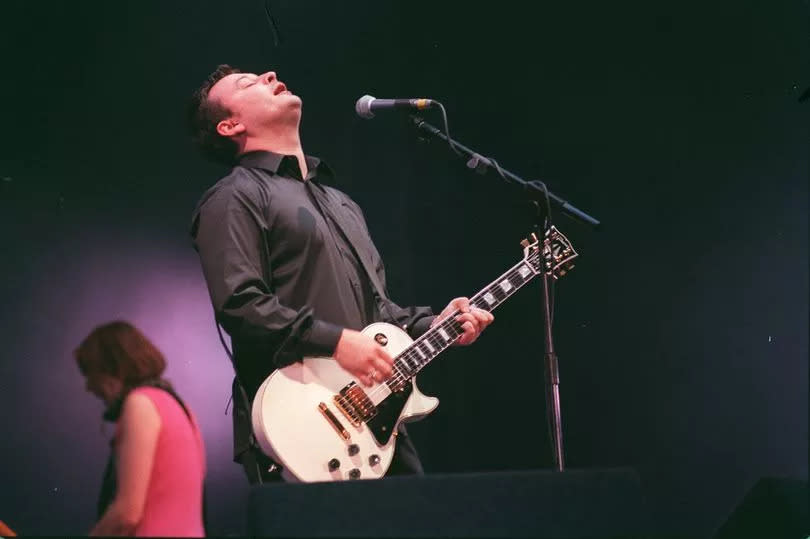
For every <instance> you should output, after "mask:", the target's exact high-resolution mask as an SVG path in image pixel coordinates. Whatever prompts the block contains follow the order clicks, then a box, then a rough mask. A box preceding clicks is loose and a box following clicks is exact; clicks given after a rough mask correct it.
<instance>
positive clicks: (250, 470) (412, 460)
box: [239, 426, 425, 485]
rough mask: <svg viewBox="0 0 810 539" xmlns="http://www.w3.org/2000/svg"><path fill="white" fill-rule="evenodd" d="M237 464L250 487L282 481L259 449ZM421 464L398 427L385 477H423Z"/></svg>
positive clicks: (407, 437) (270, 462)
mask: <svg viewBox="0 0 810 539" xmlns="http://www.w3.org/2000/svg"><path fill="white" fill-rule="evenodd" d="M239 463H240V464H241V465H242V468H243V469H244V471H245V475H247V478H248V482H249V483H250V484H251V485H258V484H264V483H272V482H276V481H282V478H281V473H280V471H273V472H271V471H270V468H271V466H272V465H273V461H272V460H270V458H269V457H267V455H265V454H264V453H263V452H262V451H261V450H260V449H259V448H257V447H252V448H251V449H249V450H247V451H245V452H244V453H243V454H242V455H241V458H240V459H239ZM424 474H425V472H424V470H423V469H422V463H421V461H420V460H419V455H418V454H417V453H416V448H415V447H414V446H413V442H412V441H411V438H410V436H408V433H407V431H406V430H405V427H404V426H400V427H399V435H397V441H396V447H395V449H394V459H393V460H392V461H391V466H390V467H389V468H388V473H386V477H389V476H392V475H424Z"/></svg>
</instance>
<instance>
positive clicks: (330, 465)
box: [326, 459, 340, 472]
mask: <svg viewBox="0 0 810 539" xmlns="http://www.w3.org/2000/svg"><path fill="white" fill-rule="evenodd" d="M326 466H327V467H328V468H329V471H330V472H334V471H335V470H337V469H338V468H340V461H339V460H338V459H332V460H330V461H329V462H327V463H326Z"/></svg>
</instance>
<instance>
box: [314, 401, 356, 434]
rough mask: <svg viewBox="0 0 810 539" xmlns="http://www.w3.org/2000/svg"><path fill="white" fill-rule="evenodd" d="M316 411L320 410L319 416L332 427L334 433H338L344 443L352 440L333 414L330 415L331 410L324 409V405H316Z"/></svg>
mask: <svg viewBox="0 0 810 539" xmlns="http://www.w3.org/2000/svg"><path fill="white" fill-rule="evenodd" d="M318 410H320V412H321V415H322V416H323V417H324V419H326V421H327V422H328V423H329V424H330V425H332V428H333V429H335V432H337V433H338V436H340V437H341V438H343V440H344V441H346V442H348V441H349V440H351V439H352V435H351V434H349V431H347V430H346V429H345V428H344V427H343V425H342V424H341V422H340V420H338V418H337V417H335V414H333V413H332V410H330V409H329V408H327V407H326V404H325V403H323V402H322V403H320V404H318Z"/></svg>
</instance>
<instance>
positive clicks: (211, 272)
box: [189, 65, 493, 483]
mask: <svg viewBox="0 0 810 539" xmlns="http://www.w3.org/2000/svg"><path fill="white" fill-rule="evenodd" d="M301 105H302V103H301V98H300V97H298V96H297V95H295V94H294V93H292V92H291V91H290V90H289V89H287V86H286V85H285V84H284V83H283V82H281V81H280V80H278V78H277V77H276V74H275V73H274V72H272V71H268V72H266V73H262V74H258V75H257V74H253V73H242V72H240V71H239V70H238V69H235V68H232V67H230V66H228V65H221V66H219V67H218V68H217V69H216V71H214V72H213V73H212V74H211V75H210V76H209V77H208V79H207V80H206V81H205V82H204V83H203V85H202V86H201V87H200V88H199V89H198V90H197V91H196V92H195V93H194V96H193V98H192V101H191V105H190V107H189V126H190V129H191V131H192V135H193V137H194V139H195V141H196V142H197V143H198V145H199V147H200V149H201V150H202V152H203V153H204V155H206V156H207V157H209V158H212V159H214V160H216V161H219V162H222V163H226V164H228V165H229V166H232V167H233V168H232V170H231V172H230V173H229V174H228V175H227V176H225V177H224V178H222V179H221V180H219V181H218V182H217V183H216V184H215V185H214V186H213V187H211V188H210V189H209V190H208V191H206V193H205V194H204V195H203V197H202V199H201V200H200V202H199V203H198V205H197V208H196V210H195V211H194V215H193V221H192V230H191V234H192V238H193V240H194V246H195V248H196V250H197V251H198V253H199V255H200V261H201V263H202V268H203V273H204V275H205V280H206V282H207V285H208V291H209V293H210V296H211V301H212V303H213V306H214V311H215V315H216V320H217V322H218V323H219V324H221V325H222V327H223V328H225V331H227V332H228V334H229V335H230V336H231V342H232V343H233V354H234V357H233V359H234V367H235V369H236V373H237V380H234V386H233V389H234V460H235V461H237V462H239V463H241V464H242V466H243V467H244V469H245V473H246V474H247V476H248V480H249V481H250V482H251V483H261V482H267V481H273V480H278V479H279V475H278V473H275V472H273V471H272V469H273V468H274V467H273V463H272V462H271V461H270V459H269V458H268V457H267V456H265V455H264V454H263V453H262V452H261V450H260V449H259V448H258V447H257V446H256V444H255V442H254V443H251V421H250V409H249V402H248V401H252V399H253V396H254V395H255V393H256V390H257V389H258V388H259V386H260V385H261V383H262V382H263V381H264V379H265V378H266V377H267V376H268V375H269V374H270V373H271V372H272V371H273V370H274V369H276V368H280V367H284V366H286V365H289V364H291V363H293V362H296V361H300V360H301V359H303V358H304V357H306V356H331V357H333V358H334V359H335V361H337V362H338V364H339V365H340V366H341V367H342V368H343V369H345V370H346V371H348V372H349V373H351V374H352V375H353V376H354V377H355V378H357V379H358V380H359V381H360V382H361V383H362V384H365V385H366V386H371V385H373V384H374V383H379V382H383V381H384V380H386V379H387V378H388V377H389V376H390V375H391V373H392V364H393V360H392V358H391V357H390V356H389V355H388V354H387V353H386V351H385V350H384V349H383V348H382V347H381V346H380V345H379V344H378V343H377V342H376V341H374V339H372V338H371V337H368V336H366V335H363V334H362V333H360V332H359V330H361V329H362V328H363V327H365V326H367V325H368V324H370V323H372V322H378V321H382V322H388V323H391V324H395V325H397V326H399V327H402V328H404V329H405V330H406V331H407V332H408V334H409V335H410V336H411V337H412V338H417V337H418V336H419V335H421V334H422V333H424V332H425V331H426V330H427V329H428V328H429V327H430V326H431V325H433V324H435V323H436V322H437V321H439V320H441V319H442V318H444V317H446V316H449V315H450V314H451V313H452V312H454V311H456V310H458V311H460V312H461V314H459V315H458V316H457V320H458V321H459V322H461V323H462V327H463V329H464V334H463V335H462V336H461V337H459V339H458V340H457V341H456V344H461V345H467V344H470V343H472V342H473V341H475V340H476V339H477V338H478V335H479V334H480V333H481V331H482V330H483V329H484V328H485V327H486V326H487V325H488V324H489V323H490V322H492V320H493V316H492V314H491V313H489V312H487V311H484V310H481V309H478V308H476V307H471V306H470V304H469V300H468V299H467V298H456V299H454V300H452V301H451V302H450V303H449V304H448V305H447V307H446V308H445V309H444V310H443V311H442V313H441V314H440V315H439V316H438V317H436V316H434V315H433V314H432V312H431V310H430V308H428V307H409V308H403V307H400V306H398V305H397V304H396V303H394V302H393V301H391V299H389V298H388V297H387V292H386V288H385V270H384V267H383V263H382V260H381V259H380V255H379V253H378V252H377V249H376V248H375V247H374V243H373V242H372V240H371V237H370V235H369V232H368V229H367V228H366V223H365V219H364V217H363V213H362V211H361V210H360V208H359V206H358V205H357V204H356V203H355V202H354V201H353V200H351V199H350V198H349V197H348V196H347V195H346V194H344V193H342V192H341V191H338V190H337V189H335V188H333V187H331V186H330V185H329V184H331V183H333V179H334V176H333V172H332V170H331V169H330V168H329V167H328V166H327V165H326V164H325V163H324V162H322V161H320V160H319V159H317V158H315V157H311V156H308V155H305V154H304V150H303V148H302V146H301V138H300V134H299V124H300V121H301ZM239 382H241V385H242V386H243V388H240V387H239V385H240V384H239ZM242 389H244V393H242V391H241V390H242ZM396 444H397V445H396V451H395V456H394V460H393V462H392V464H391V466H390V468H389V471H388V474H389V475H392V474H421V473H422V466H421V463H420V462H419V458H418V456H417V454H416V450H415V449H414V447H413V444H412V443H411V441H410V439H409V438H408V436H407V433H406V432H405V430H404V427H400V436H398V437H397V442H396Z"/></svg>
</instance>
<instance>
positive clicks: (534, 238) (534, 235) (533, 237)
mask: <svg viewBox="0 0 810 539" xmlns="http://www.w3.org/2000/svg"><path fill="white" fill-rule="evenodd" d="M531 235H532V241H533V242H535V241H537V234H535V233H534V232H532V234H531Z"/></svg>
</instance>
